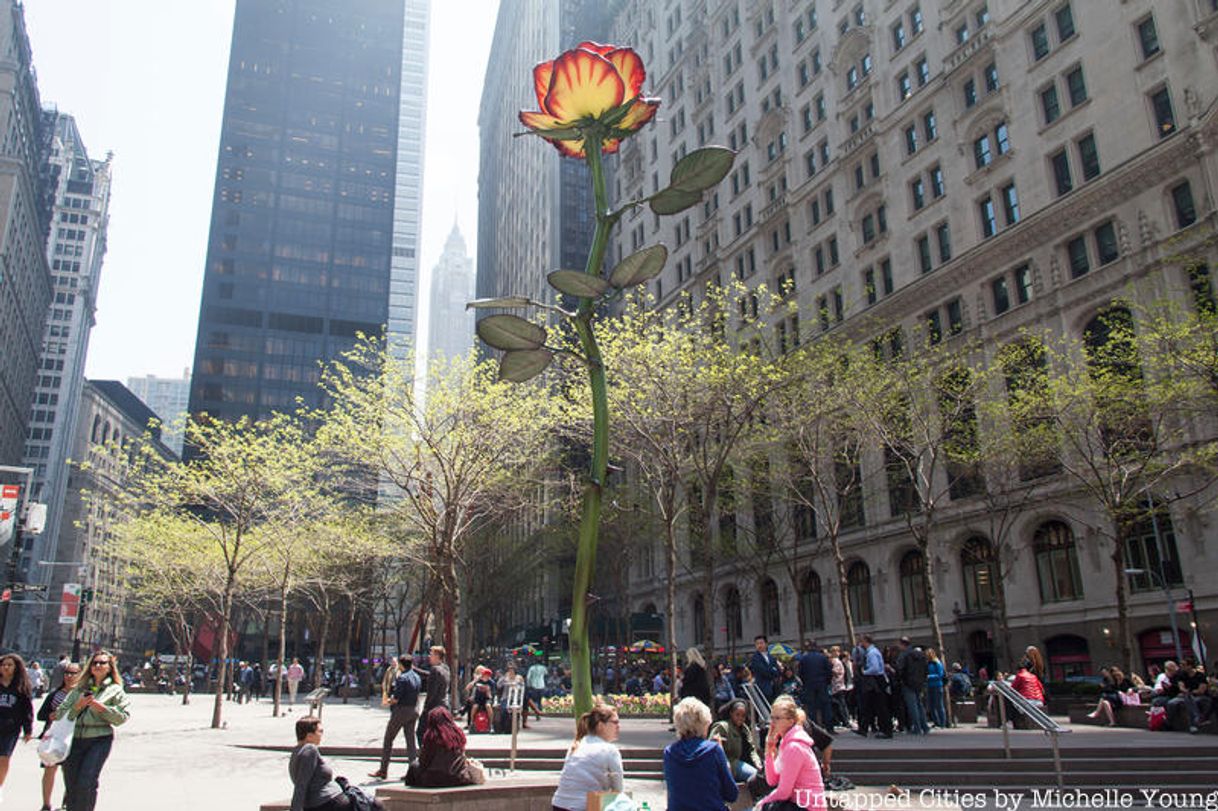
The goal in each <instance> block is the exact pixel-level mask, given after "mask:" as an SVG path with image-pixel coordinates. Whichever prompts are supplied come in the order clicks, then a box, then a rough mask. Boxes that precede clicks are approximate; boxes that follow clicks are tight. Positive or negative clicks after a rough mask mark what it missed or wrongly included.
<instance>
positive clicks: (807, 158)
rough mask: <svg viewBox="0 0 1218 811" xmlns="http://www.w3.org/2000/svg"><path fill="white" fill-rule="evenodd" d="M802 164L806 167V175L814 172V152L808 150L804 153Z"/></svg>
mask: <svg viewBox="0 0 1218 811" xmlns="http://www.w3.org/2000/svg"><path fill="white" fill-rule="evenodd" d="M804 165H805V166H807V168H808V177H812V175H814V174H816V152H814V151H811V150H809V152H808V154H806V155H804Z"/></svg>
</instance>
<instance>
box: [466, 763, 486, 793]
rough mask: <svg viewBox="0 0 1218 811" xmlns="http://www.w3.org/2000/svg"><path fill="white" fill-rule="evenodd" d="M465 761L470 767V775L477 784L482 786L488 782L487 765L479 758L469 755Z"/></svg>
mask: <svg viewBox="0 0 1218 811" xmlns="http://www.w3.org/2000/svg"><path fill="white" fill-rule="evenodd" d="M465 763H466V765H467V766H468V767H469V776H470V778H471V779H472V780H473V781H474V785H475V786H480V785H482V784H483V783H485V782H486V767H485V766H483V765H482V761H480V760H478V759H477V758H472V757H467V758H466V759H465Z"/></svg>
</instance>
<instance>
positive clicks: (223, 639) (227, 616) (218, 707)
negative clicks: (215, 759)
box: [211, 570, 237, 729]
mask: <svg viewBox="0 0 1218 811" xmlns="http://www.w3.org/2000/svg"><path fill="white" fill-rule="evenodd" d="M236 585H237V575H236V573H235V572H233V571H231V570H230V571H229V573H228V579H227V580H225V582H224V597H223V598H222V600H221V602H220V629H219V647H218V648H217V651H216V653H217V658H218V659H219V662H220V669H219V673H218V675H219V678H217V679H216V701H215V704H214V706H213V707H212V711H211V728H212V729H219V728H220V717H221V715H222V714H223V712H224V682H225V676H226V674H227V673H228V624H229V621H230V620H231V619H232V613H233V593H234V591H236Z"/></svg>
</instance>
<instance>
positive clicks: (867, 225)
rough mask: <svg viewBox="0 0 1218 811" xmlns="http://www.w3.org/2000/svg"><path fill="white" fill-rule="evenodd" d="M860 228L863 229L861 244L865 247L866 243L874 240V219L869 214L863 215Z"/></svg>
mask: <svg viewBox="0 0 1218 811" xmlns="http://www.w3.org/2000/svg"><path fill="white" fill-rule="evenodd" d="M862 228H863V244H864V245H866V244H867V243H869V242H871V241H872V240H873V239H875V218H874V217H873V216H872V215H870V214H866V215H864V216H863V223H862Z"/></svg>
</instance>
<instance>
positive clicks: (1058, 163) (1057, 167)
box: [1049, 149, 1074, 196]
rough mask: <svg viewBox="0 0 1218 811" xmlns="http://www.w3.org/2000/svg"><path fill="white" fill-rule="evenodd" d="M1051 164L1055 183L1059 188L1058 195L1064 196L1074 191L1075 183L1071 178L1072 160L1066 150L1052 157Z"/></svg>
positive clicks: (1050, 158)
mask: <svg viewBox="0 0 1218 811" xmlns="http://www.w3.org/2000/svg"><path fill="white" fill-rule="evenodd" d="M1049 163H1050V165H1052V167H1053V182H1054V184H1055V185H1056V187H1057V193H1058V195H1059V196H1060V195H1063V194H1065V193H1066V192H1068V191H1070V190H1071V189H1073V188H1074V181H1073V180H1072V179H1071V177H1070V158H1069V156H1068V155H1067V154H1066V150H1064V149H1063V150H1062V151H1061V152H1058V153H1057V154H1055V155H1052V156H1050V157H1049Z"/></svg>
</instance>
